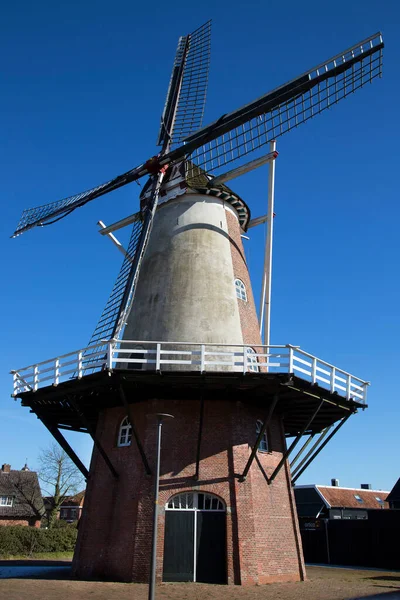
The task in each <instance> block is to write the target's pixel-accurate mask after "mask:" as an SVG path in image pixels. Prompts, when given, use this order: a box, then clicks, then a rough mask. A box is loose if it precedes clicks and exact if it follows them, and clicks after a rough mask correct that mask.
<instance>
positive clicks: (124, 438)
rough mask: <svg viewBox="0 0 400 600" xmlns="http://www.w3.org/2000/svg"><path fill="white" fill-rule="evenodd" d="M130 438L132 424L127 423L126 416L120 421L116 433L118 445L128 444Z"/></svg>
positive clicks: (129, 443)
mask: <svg viewBox="0 0 400 600" xmlns="http://www.w3.org/2000/svg"><path fill="white" fill-rule="evenodd" d="M131 439H132V425H131V424H130V423H129V420H128V417H125V419H124V420H123V421H122V423H121V425H120V428H119V433H118V446H130V445H131Z"/></svg>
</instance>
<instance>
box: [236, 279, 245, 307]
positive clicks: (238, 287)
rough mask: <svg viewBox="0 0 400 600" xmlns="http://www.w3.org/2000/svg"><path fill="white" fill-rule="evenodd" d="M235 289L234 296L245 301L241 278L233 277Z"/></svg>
mask: <svg viewBox="0 0 400 600" xmlns="http://www.w3.org/2000/svg"><path fill="white" fill-rule="evenodd" d="M235 289H236V296H237V297H238V298H239V299H240V300H243V301H244V302H247V292H246V286H245V285H244V283H243V281H242V280H241V279H235Z"/></svg>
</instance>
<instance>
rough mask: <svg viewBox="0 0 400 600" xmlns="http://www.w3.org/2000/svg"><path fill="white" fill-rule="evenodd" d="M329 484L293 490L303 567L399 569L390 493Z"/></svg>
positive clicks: (397, 523)
mask: <svg viewBox="0 0 400 600" xmlns="http://www.w3.org/2000/svg"><path fill="white" fill-rule="evenodd" d="M338 483H339V482H338V480H337V479H333V480H332V485H331V486H327V485H300V486H295V487H294V495H295V500H296V506H297V514H298V517H299V527H300V533H301V541H302V545H303V552H304V560H305V561H306V562H307V563H317V564H332V565H351V566H360V567H372V568H383V569H396V570H397V569H400V555H399V553H398V552H394V551H393V548H396V545H397V540H398V531H399V530H400V511H396V510H389V502H388V500H387V498H388V494H389V492H386V491H382V490H372V489H371V486H370V485H369V484H363V485H361V487H360V488H342V487H339V485H338Z"/></svg>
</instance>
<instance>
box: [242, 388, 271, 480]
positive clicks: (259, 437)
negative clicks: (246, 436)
mask: <svg viewBox="0 0 400 600" xmlns="http://www.w3.org/2000/svg"><path fill="white" fill-rule="evenodd" d="M278 400H279V394H275V395H274V399H273V401H272V404H271V406H270V407H269V411H268V414H267V417H266V419H265V421H264V423H263V426H262V427H261V429H260V433H259V434H258V436H257V439H256V443H255V444H254V448H253V450H252V451H251V454H250V456H249V460H248V461H247V464H246V466H245V468H244V471H243V473H242V474H241V476H240V477H239V481H245V479H246V477H247V473H248V472H249V469H250V467H251V465H252V463H253V460H254V458H255V456H256V454H257V450H258V447H259V445H260V443H261V440H262V438H263V435H264V433H265V431H266V429H267V427H268V425H269V423H270V421H271V418H272V415H273V413H274V410H275V406H276V405H277V403H278Z"/></svg>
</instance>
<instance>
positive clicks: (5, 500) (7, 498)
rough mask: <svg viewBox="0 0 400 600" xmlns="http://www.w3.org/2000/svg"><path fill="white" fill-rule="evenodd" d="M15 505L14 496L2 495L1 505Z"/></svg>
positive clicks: (0, 497)
mask: <svg viewBox="0 0 400 600" xmlns="http://www.w3.org/2000/svg"><path fill="white" fill-rule="evenodd" d="M12 505H13V497H12V496H0V506H12Z"/></svg>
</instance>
